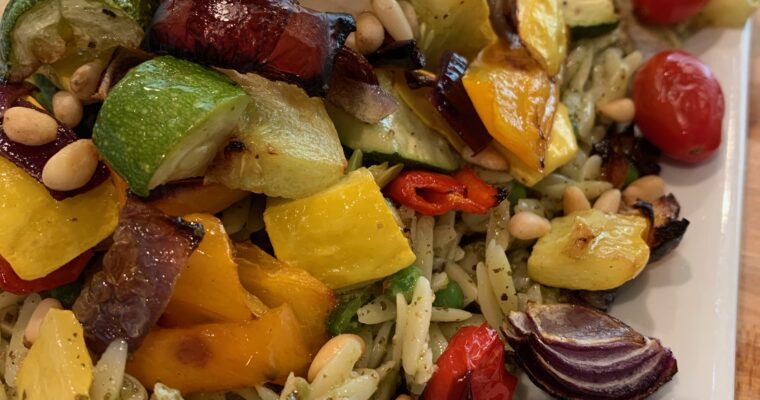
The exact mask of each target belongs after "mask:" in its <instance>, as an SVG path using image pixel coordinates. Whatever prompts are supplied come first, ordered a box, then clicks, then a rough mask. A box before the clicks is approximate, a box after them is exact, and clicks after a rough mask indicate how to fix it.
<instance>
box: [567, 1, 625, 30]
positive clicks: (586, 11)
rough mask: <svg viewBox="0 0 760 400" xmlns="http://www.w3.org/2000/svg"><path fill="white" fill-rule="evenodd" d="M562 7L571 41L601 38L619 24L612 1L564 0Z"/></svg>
mask: <svg viewBox="0 0 760 400" xmlns="http://www.w3.org/2000/svg"><path fill="white" fill-rule="evenodd" d="M562 7H563V12H564V14H565V22H566V23H567V25H568V26H569V27H570V34H571V35H572V37H573V39H583V38H588V37H595V36H601V35H604V34H606V33H609V32H612V31H613V30H615V28H617V26H618V25H619V24H620V17H619V16H618V14H617V13H616V12H615V4H614V3H613V1H612V0H564V1H563V2H562Z"/></svg>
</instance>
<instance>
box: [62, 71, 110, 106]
mask: <svg viewBox="0 0 760 400" xmlns="http://www.w3.org/2000/svg"><path fill="white" fill-rule="evenodd" d="M103 69H104V66H103V64H102V63H101V62H100V61H91V62H88V63H87V64H83V65H82V66H80V67H79V68H77V69H76V71H74V73H73V74H71V80H70V81H69V90H70V91H71V92H72V93H74V94H75V95H76V96H77V97H79V99H80V100H88V99H89V98H90V97H92V95H94V94H95V92H97V91H98V86H100V75H101V74H102V73H103Z"/></svg>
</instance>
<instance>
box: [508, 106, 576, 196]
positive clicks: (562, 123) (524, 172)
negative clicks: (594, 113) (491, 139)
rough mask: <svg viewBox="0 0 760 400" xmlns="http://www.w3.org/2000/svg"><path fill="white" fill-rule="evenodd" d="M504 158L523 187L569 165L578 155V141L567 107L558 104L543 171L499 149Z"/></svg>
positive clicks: (531, 184) (533, 183)
mask: <svg viewBox="0 0 760 400" xmlns="http://www.w3.org/2000/svg"><path fill="white" fill-rule="evenodd" d="M500 150H501V153H502V155H504V158H506V159H507V161H509V166H510V169H509V172H510V173H511V174H512V176H514V177H515V179H517V180H518V181H520V182H521V183H522V184H524V185H525V186H533V185H535V184H536V183H538V182H539V181H540V180H541V179H543V178H544V177H545V176H547V175H549V174H551V173H552V172H554V171H556V170H557V168H559V167H561V166H563V165H565V164H567V163H569V162H570V161H572V160H573V159H574V158H575V155H576V154H578V141H577V140H576V138H575V132H574V131H573V125H572V122H570V115H569V114H568V111H567V107H565V105H564V104H562V103H560V104H559V107H558V109H557V115H556V116H555V117H554V124H553V125H552V134H551V137H550V138H549V147H548V148H547V149H546V160H545V162H544V170H543V171H540V170H538V169H535V168H531V167H529V166H528V165H526V164H525V163H524V162H523V161H522V160H520V158H519V157H517V156H516V155H514V154H512V152H510V151H509V150H507V149H505V148H503V147H502V148H500Z"/></svg>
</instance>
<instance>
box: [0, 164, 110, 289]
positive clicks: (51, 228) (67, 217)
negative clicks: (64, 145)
mask: <svg viewBox="0 0 760 400" xmlns="http://www.w3.org/2000/svg"><path fill="white" fill-rule="evenodd" d="M0 187H2V188H3V190H1V191H0V205H2V206H1V207H0V225H2V227H3V228H2V229H0V256H2V257H3V258H4V259H5V260H6V261H8V263H9V264H10V265H11V267H12V268H13V271H14V272H15V273H16V274H17V275H18V276H19V277H20V278H21V279H24V280H33V279H38V278H42V277H45V276H47V275H49V274H51V273H53V271H55V270H56V269H58V268H59V267H61V266H63V265H64V264H66V263H68V262H70V261H71V260H73V259H75V258H76V257H78V256H80V255H81V254H82V253H85V252H86V251H88V250H89V249H91V248H92V247H94V246H95V245H97V244H98V243H100V242H101V241H102V240H103V239H105V238H106V237H108V236H109V235H110V234H111V233H112V232H113V230H114V228H115V227H116V224H117V222H118V216H119V206H118V203H117V195H116V189H115V188H114V184H113V182H112V181H111V180H108V181H106V182H104V183H102V184H100V185H98V187H96V188H94V189H92V190H90V191H88V192H87V193H83V194H80V195H78V196H74V197H70V198H67V199H64V200H61V201H56V200H55V199H53V197H51V196H50V194H49V193H48V191H47V189H46V188H45V187H44V186H43V185H42V184H41V183H39V182H37V181H36V180H35V179H34V178H33V177H32V176H31V175H29V174H27V173H26V172H25V171H23V170H22V169H21V168H19V167H17V166H16V165H14V164H13V163H11V162H10V161H8V160H6V159H5V158H2V157H0Z"/></svg>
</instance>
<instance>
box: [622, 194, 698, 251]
mask: <svg viewBox="0 0 760 400" xmlns="http://www.w3.org/2000/svg"><path fill="white" fill-rule="evenodd" d="M633 208H635V209H636V210H638V211H639V212H640V213H641V215H643V216H644V217H646V218H647V220H649V225H650V228H649V231H648V233H647V237H646V242H647V244H648V245H649V249H650V255H649V262H650V263H652V262H654V261H657V260H659V259H661V258H662V257H664V256H665V255H667V254H668V253H670V252H671V251H672V250H673V249H675V248H676V247H678V244H679V243H681V239H683V235H684V234H685V233H686V228H688V227H689V220H687V219H686V218H683V219H678V217H679V215H680V213H681V205H680V204H678V200H676V198H675V196H673V195H672V194H669V195H666V196H662V197H660V198H659V199H657V200H655V201H653V202H651V203H650V202H647V201H643V200H639V201H637V202H636V203H635V204H634V205H633Z"/></svg>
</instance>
